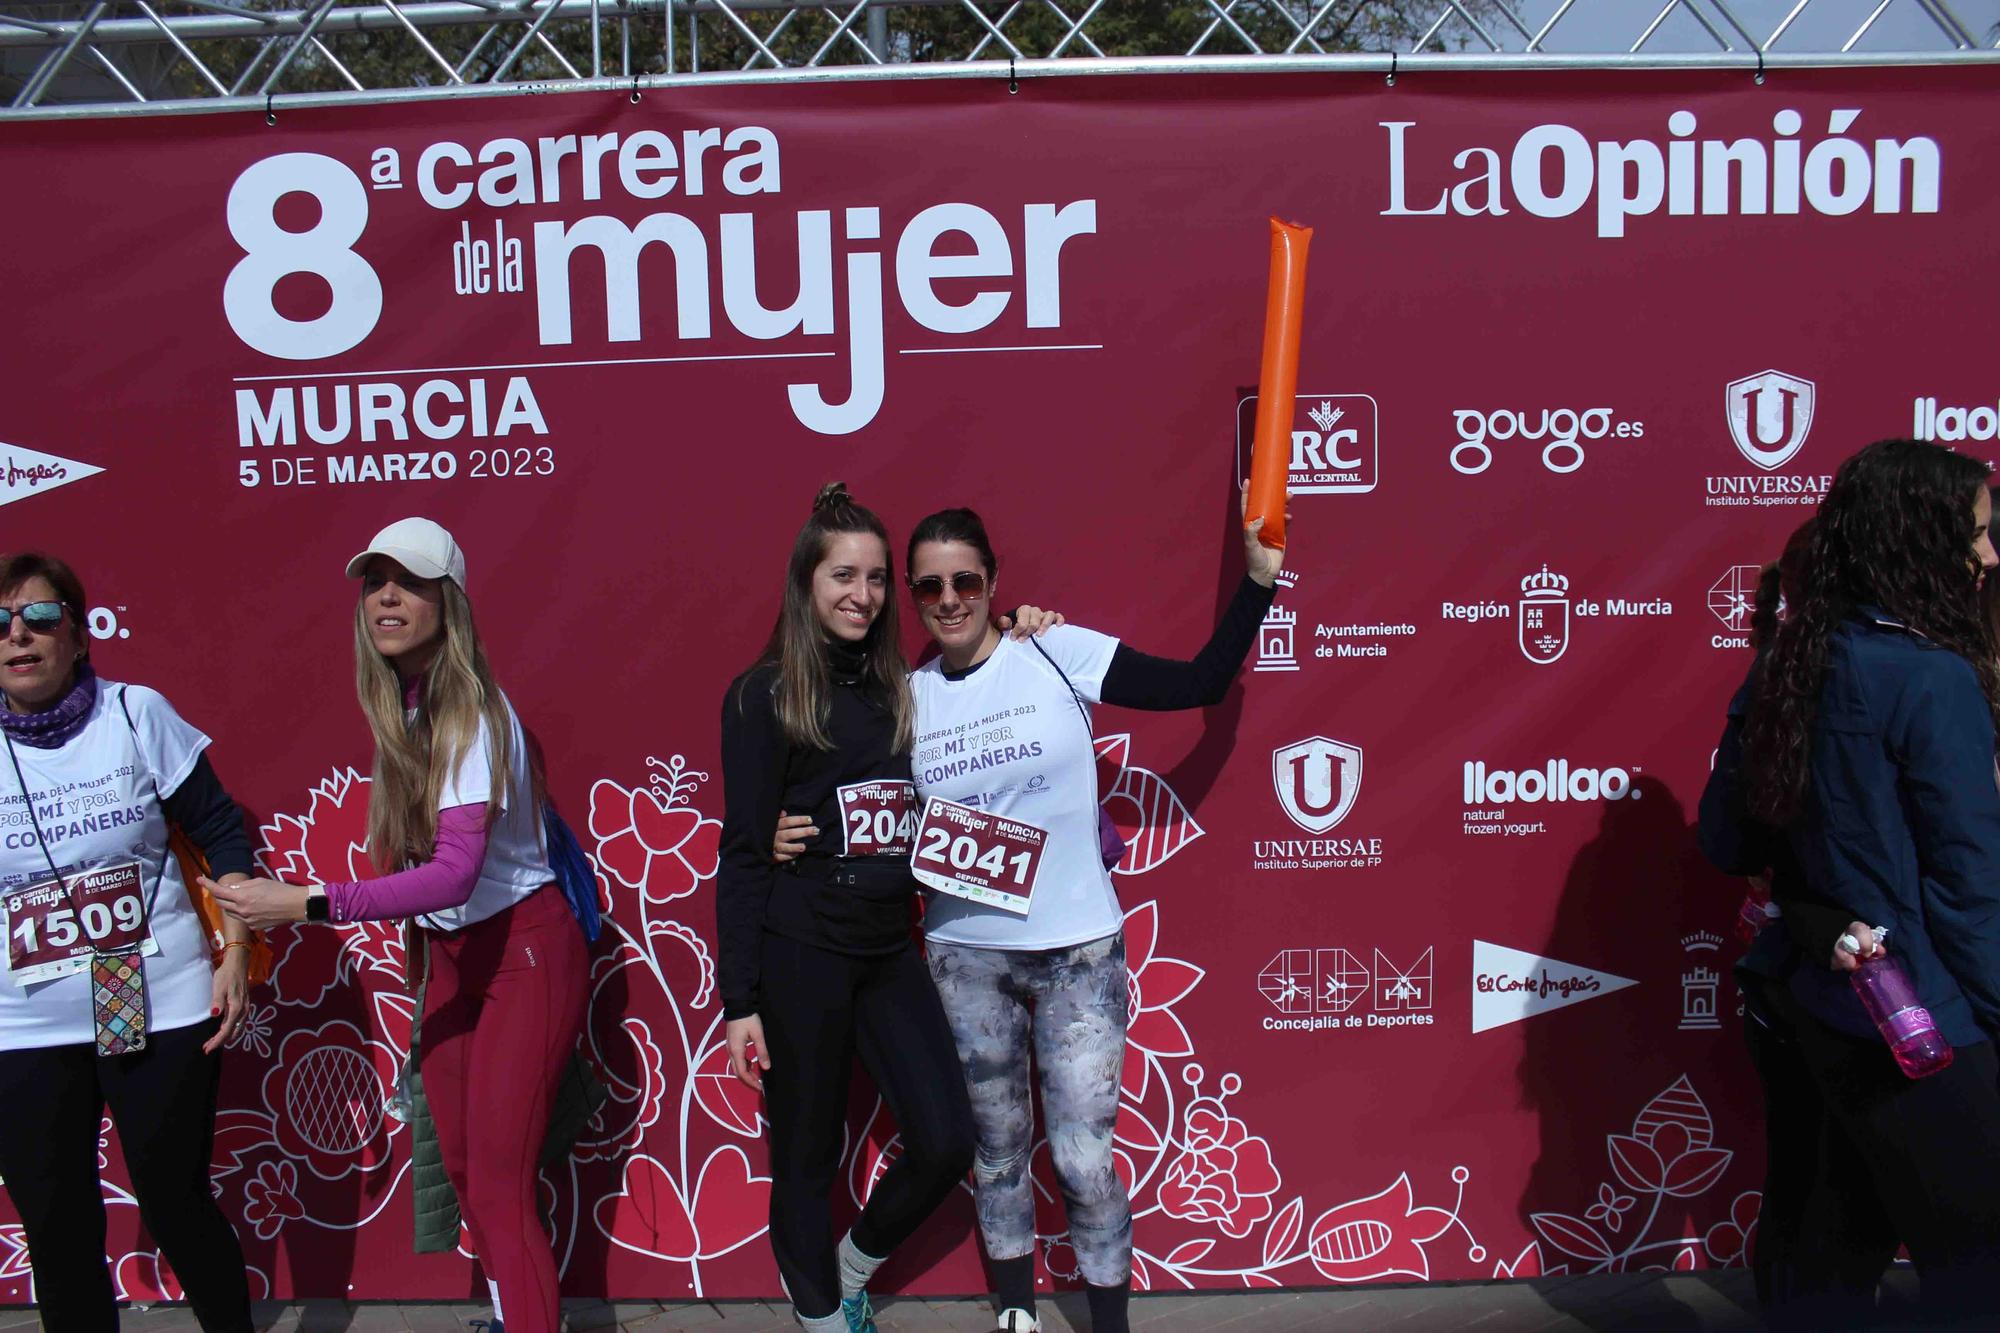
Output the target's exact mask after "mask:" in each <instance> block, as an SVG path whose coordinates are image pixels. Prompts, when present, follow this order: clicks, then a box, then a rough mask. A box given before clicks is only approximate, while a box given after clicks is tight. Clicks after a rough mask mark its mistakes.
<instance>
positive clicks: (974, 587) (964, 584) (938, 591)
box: [910, 569, 986, 606]
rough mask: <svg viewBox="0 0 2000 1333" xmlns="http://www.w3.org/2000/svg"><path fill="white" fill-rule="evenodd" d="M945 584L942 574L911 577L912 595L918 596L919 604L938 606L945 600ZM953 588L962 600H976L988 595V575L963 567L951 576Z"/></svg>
mask: <svg viewBox="0 0 2000 1333" xmlns="http://www.w3.org/2000/svg"><path fill="white" fill-rule="evenodd" d="M944 584H945V580H944V577H943V576H942V575H940V574H926V575H924V576H923V577H922V578H920V579H911V580H910V596H912V597H914V598H916V601H917V605H918V606H936V605H937V604H938V603H939V602H941V601H943V600H944ZM951 590H952V591H953V592H955V593H957V594H958V599H959V600H960V601H961V602H976V601H978V600H979V599H980V598H982V597H984V596H985V595H986V576H985V575H984V574H975V573H974V572H973V571H971V570H969V569H961V570H960V571H958V573H956V574H953V575H952V576H951Z"/></svg>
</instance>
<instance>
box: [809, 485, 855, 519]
mask: <svg viewBox="0 0 2000 1333" xmlns="http://www.w3.org/2000/svg"><path fill="white" fill-rule="evenodd" d="M853 503H854V497H853V496H851V495H849V494H848V493H847V483H846V482H844V481H829V482H828V483H827V484H826V485H824V486H822V487H820V488H819V494H818V495H815V496H814V497H813V512H814V513H815V514H819V513H825V512H826V511H828V510H833V509H844V508H846V507H847V506H848V505H851V504H853Z"/></svg>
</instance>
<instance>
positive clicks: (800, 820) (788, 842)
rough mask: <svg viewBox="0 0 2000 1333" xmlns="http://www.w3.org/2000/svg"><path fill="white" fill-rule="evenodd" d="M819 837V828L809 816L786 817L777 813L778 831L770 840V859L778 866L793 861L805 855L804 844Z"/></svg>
mask: <svg viewBox="0 0 2000 1333" xmlns="http://www.w3.org/2000/svg"><path fill="white" fill-rule="evenodd" d="M818 836H819V828H818V826H817V825H815V824H814V823H813V817H812V816H811V815H788V814H786V813H785V812H784V811H783V810H780V811H779V812H778V831H777V833H775V834H774V835H772V838H771V859H772V860H773V861H776V862H777V863H778V864H779V865H783V864H784V863H785V862H787V861H795V860H797V859H798V858H799V857H800V856H803V855H804V854H805V850H806V844H807V843H808V842H811V841H812V840H813V839H814V838H817V837H818Z"/></svg>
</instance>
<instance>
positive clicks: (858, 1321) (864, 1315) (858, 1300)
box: [840, 1291, 875, 1333]
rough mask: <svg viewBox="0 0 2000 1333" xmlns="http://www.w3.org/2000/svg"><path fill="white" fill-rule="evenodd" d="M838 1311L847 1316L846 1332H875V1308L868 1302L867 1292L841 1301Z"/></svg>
mask: <svg viewBox="0 0 2000 1333" xmlns="http://www.w3.org/2000/svg"><path fill="white" fill-rule="evenodd" d="M840 1312H841V1314H843V1315H845V1316H847V1333H875V1309H874V1307H873V1306H871V1305H869V1304H868V1293H867V1292H865V1291H864V1292H862V1293H861V1294H860V1295H858V1296H855V1297H854V1298H853V1299H851V1300H845V1301H842V1302H841V1303H840Z"/></svg>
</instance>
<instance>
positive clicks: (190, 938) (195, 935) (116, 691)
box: [0, 680, 215, 1051]
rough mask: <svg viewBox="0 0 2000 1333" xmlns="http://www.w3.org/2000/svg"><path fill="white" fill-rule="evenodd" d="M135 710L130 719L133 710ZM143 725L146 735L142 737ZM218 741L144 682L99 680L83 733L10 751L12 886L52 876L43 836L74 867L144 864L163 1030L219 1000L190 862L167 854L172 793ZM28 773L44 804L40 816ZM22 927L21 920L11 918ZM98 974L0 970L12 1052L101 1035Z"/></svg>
mask: <svg viewBox="0 0 2000 1333" xmlns="http://www.w3.org/2000/svg"><path fill="white" fill-rule="evenodd" d="M121 694H123V695H124V702H125V704H126V706H127V707H129V708H130V710H131V714H132V720H131V723H130V724H129V725H128V724H127V723H126V720H125V712H126V709H125V708H121V707H120V706H119V696H120V695H121ZM135 733H136V734H135ZM207 746H208V737H206V736H204V735H202V734H201V733H200V732H199V731H196V730H195V729H194V728H193V727H191V726H189V725H188V724H187V723H186V722H184V721H182V720H181V717H180V714H178V713H176V712H174V710H173V706H172V705H171V704H169V703H168V702H167V701H166V700H165V699H164V698H162V697H161V696H160V695H159V694H158V693H157V692H156V691H153V690H149V689H147V688H145V687H144V686H142V685H121V684H118V683H116V682H113V681H105V680H101V681H99V682H98V689H97V703H96V705H95V706H94V707H93V708H92V709H91V713H90V717H89V719H88V720H86V721H85V723H84V725H83V730H82V731H80V732H78V733H77V734H76V735H74V736H72V737H70V739H69V740H68V741H67V742H65V743H64V744H63V745H61V746H59V747H57V748H56V749H53V750H39V749H36V748H35V747H34V746H31V745H22V744H20V743H19V742H14V743H13V744H12V749H13V756H14V759H16V760H18V761H19V762H20V765H21V770H20V777H19V778H18V779H17V778H16V776H15V772H14V764H13V763H12V762H11V761H9V760H7V759H6V757H5V756H4V755H0V891H6V890H12V889H16V888H19V887H21V886H23V885H26V884H30V883H33V882H35V881H37V880H45V879H47V878H48V877H49V863H48V860H44V859H43V855H42V851H41V849H40V848H39V847H38V846H37V845H36V842H35V826H36V824H38V823H39V825H40V826H41V835H42V837H43V838H45V839H47V841H48V856H49V859H51V860H53V861H54V862H55V865H56V868H57V869H58V870H59V871H61V872H62V873H63V874H65V875H70V874H74V873H76V872H77V871H79V870H90V869H98V868H102V867H107V866H113V865H118V864H121V863H123V862H131V861H136V862H138V865H139V885H140V891H141V893H142V895H143V896H144V898H145V901H146V904H147V917H148V920H149V922H150V923H151V928H152V935H153V939H154V941H155V942H156V943H157V944H158V945H159V946H160V951H159V952H158V953H156V954H150V955H147V956H145V957H144V958H143V959H142V960H141V963H140V970H141V972H142V974H143V975H144V977H145V979H146V1000H147V1006H148V1014H147V1018H148V1024H149V1026H150V1028H151V1030H153V1031H155V1032H167V1031H171V1030H172V1029H174V1028H183V1027H187V1026H189V1025H191V1024H194V1023H199V1022H201V1021H202V1020H203V1019H205V1018H207V1017H208V1016H209V1008H210V1006H211V1004H212V1003H213V999H214V993H215V984H214V976H215V973H214V969H213V967H212V966H211V964H210V962H209V954H208V943H207V941H206V940H205V939H204V938H203V936H202V928H201V919H200V918H199V917H198V916H196V915H195V911H194V906H193V904H192V903H190V902H189V901H188V891H187V884H186V883H185V881H183V879H182V878H181V868H180V863H179V862H178V861H176V860H175V859H174V858H173V856H171V855H170V854H169V853H168V851H167V834H168V830H167V817H166V812H165V810H163V809H162V808H161V806H160V800H161V798H164V797H168V796H172V795H173V794H174V793H175V792H176V791H178V790H179V789H180V785H181V783H183V782H185V781H186V780H187V776H188V774H189V773H191V772H193V771H194V766H195V762H196V761H197V760H198V759H200V758H201V752H202V751H203V750H204V749H206V748H207ZM23 781H25V782H26V784H27V788H28V792H29V794H30V795H31V796H32V798H33V800H34V803H35V810H34V814H33V817H32V818H30V814H29V811H28V809H27V806H26V805H25V803H24V802H23V799H22V793H21V783H22V782H23ZM5 925H6V928H7V930H8V931H9V932H10V933H11V932H12V930H13V926H14V923H13V922H12V921H8V922H6V923H5ZM90 991H91V986H90V973H89V972H88V970H85V971H82V972H77V973H72V974H71V975H69V976H63V977H56V978H54V979H52V980H48V981H38V982H30V983H28V984H27V985H25V986H24V985H20V984H18V983H16V981H15V980H14V977H13V975H12V973H10V972H6V971H4V970H0V1050H8V1051H18V1050H31V1049H39V1048H44V1047H49V1046H68V1045H77V1044H87V1043H90V1042H92V1041H93V1040H94V1039H95V1037H94V1029H93V1024H92V1021H91V994H90Z"/></svg>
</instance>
